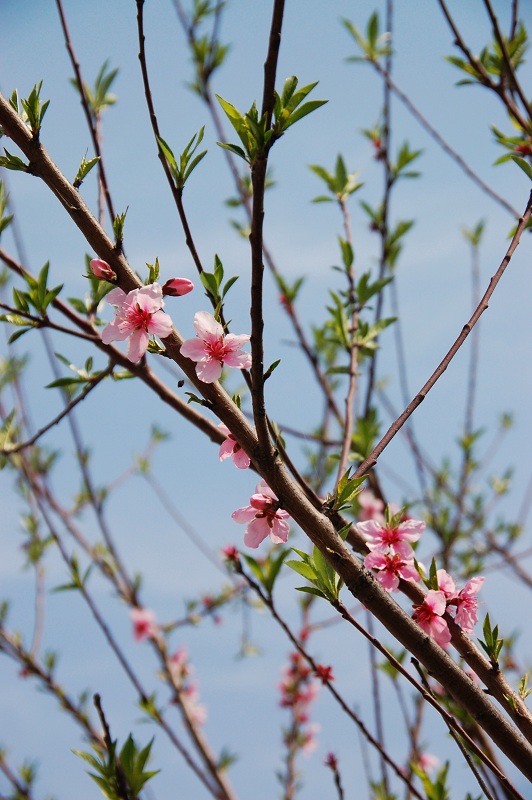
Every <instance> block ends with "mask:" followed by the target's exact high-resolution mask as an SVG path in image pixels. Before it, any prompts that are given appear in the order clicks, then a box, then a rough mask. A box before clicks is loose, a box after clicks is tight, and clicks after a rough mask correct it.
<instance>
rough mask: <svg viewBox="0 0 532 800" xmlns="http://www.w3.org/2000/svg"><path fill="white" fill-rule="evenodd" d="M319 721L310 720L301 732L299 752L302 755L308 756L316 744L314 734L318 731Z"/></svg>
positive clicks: (319, 728)
mask: <svg viewBox="0 0 532 800" xmlns="http://www.w3.org/2000/svg"><path fill="white" fill-rule="evenodd" d="M320 730H321V726H320V724H319V722H311V723H310V724H309V725H308V726H307V729H306V730H305V731H303V734H302V740H303V741H302V743H301V752H302V753H303V755H304V756H309V755H310V754H311V753H313V752H314V750H315V749H316V748H317V746H318V740H317V739H316V735H317V734H318V733H319V732H320Z"/></svg>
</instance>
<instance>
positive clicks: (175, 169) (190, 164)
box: [157, 126, 207, 189]
mask: <svg viewBox="0 0 532 800" xmlns="http://www.w3.org/2000/svg"><path fill="white" fill-rule="evenodd" d="M204 133H205V126H203V127H201V128H200V129H199V131H198V132H197V133H195V134H194V136H193V137H192V139H191V140H190V141H189V143H188V144H187V146H186V147H185V149H184V150H183V152H182V153H181V155H180V156H179V166H178V164H177V161H176V158H175V156H174V154H173V152H172V150H171V148H170V147H169V145H168V144H167V143H166V142H165V140H164V139H163V138H162V137H161V136H158V137H157V142H158V143H159V147H160V149H161V152H162V154H163V156H164V159H165V161H166V163H167V164H168V168H169V170H170V173H171V175H172V178H173V179H174V181H175V185H176V187H177V189H183V187H184V186H185V183H186V181H187V180H188V178H189V176H190V174H191V172H192V171H193V170H194V169H195V168H196V167H197V166H198V164H199V162H200V161H201V159H202V158H203V157H204V156H205V155H207V150H203V151H202V152H201V153H198V154H197V155H196V156H194V153H195V152H196V150H197V148H198V146H199V145H200V143H201V142H202V140H203V136H204Z"/></svg>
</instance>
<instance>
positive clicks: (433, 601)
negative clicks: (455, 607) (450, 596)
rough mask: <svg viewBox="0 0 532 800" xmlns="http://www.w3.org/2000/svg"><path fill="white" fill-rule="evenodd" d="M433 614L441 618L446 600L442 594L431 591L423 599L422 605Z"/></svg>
mask: <svg viewBox="0 0 532 800" xmlns="http://www.w3.org/2000/svg"><path fill="white" fill-rule="evenodd" d="M423 605H425V606H426V607H427V608H428V609H430V611H432V613H433V614H437V615H438V616H441V615H442V614H444V613H445V609H446V607H447V600H446V599H445V595H444V593H443V592H439V591H435V590H434V589H431V590H430V591H429V592H427V595H426V597H425V601H424V603H423Z"/></svg>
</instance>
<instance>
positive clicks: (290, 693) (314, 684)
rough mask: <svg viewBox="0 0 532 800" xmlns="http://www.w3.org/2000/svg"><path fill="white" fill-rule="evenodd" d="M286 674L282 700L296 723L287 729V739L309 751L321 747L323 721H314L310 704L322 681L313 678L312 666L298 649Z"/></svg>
mask: <svg viewBox="0 0 532 800" xmlns="http://www.w3.org/2000/svg"><path fill="white" fill-rule="evenodd" d="M282 676H283V677H282V679H281V682H280V684H279V691H280V693H281V699H280V701H279V703H280V705H281V707H282V708H289V709H291V712H292V724H291V725H290V728H288V729H286V730H285V732H284V741H285V744H286V745H287V747H290V746H293V745H297V747H299V749H300V750H301V751H302V752H303V753H305V755H308V754H309V753H311V752H312V751H313V750H315V749H316V747H317V741H316V734H317V733H318V731H319V725H318V724H317V723H314V722H310V706H311V705H312V703H313V702H314V700H315V699H316V697H317V695H318V693H319V690H320V684H319V683H318V681H316V680H315V679H314V678H313V672H312V670H311V669H310V667H309V666H308V665H307V664H306V663H305V660H304V658H303V656H302V655H301V653H299V652H298V651H297V650H296V651H294V652H293V653H290V658H289V663H288V665H287V666H285V667H283V670H282Z"/></svg>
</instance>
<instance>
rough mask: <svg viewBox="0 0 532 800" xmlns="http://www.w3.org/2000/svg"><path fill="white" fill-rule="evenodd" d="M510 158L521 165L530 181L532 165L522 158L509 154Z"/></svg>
mask: <svg viewBox="0 0 532 800" xmlns="http://www.w3.org/2000/svg"><path fill="white" fill-rule="evenodd" d="M510 158H511V159H512V161H514V162H515V163H516V164H517V166H518V167H521V169H522V170H523V172H524V173H525V175H527V176H528V177H529V178H530V180H531V181H532V166H530V164H529V163H528V161H525V159H524V158H521V157H520V156H515V155H510Z"/></svg>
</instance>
